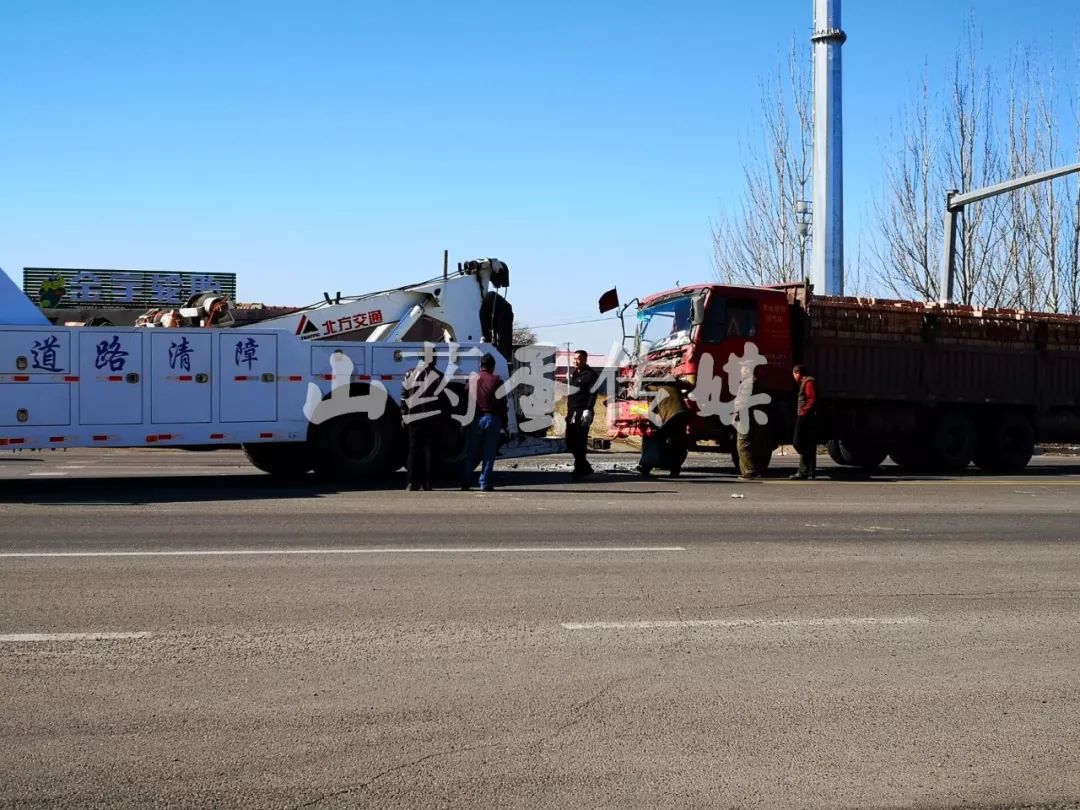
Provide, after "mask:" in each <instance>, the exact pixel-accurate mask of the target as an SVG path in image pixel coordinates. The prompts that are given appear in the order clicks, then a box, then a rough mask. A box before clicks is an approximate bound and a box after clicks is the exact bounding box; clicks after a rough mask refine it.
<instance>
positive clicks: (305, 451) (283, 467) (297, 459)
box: [243, 442, 314, 478]
mask: <svg viewBox="0 0 1080 810" xmlns="http://www.w3.org/2000/svg"><path fill="white" fill-rule="evenodd" d="M243 449H244V455H245V456H247V459H248V461H250V462H251V464H252V466H254V467H256V468H257V469H260V470H262V471H263V472H264V473H269V474H270V475H272V476H274V477H275V478H301V477H303V476H304V475H306V474H307V473H309V472H311V468H312V467H313V466H314V464H313V463H312V459H311V450H310V448H309V446H308V443H307V442H274V443H270V444H267V443H260V444H245V445H243Z"/></svg>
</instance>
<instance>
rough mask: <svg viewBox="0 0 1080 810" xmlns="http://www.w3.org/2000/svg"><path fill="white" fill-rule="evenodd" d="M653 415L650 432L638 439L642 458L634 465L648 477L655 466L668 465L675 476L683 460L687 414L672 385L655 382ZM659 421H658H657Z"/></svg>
mask: <svg viewBox="0 0 1080 810" xmlns="http://www.w3.org/2000/svg"><path fill="white" fill-rule="evenodd" d="M654 402H655V404H656V417H655V419H651V421H652V422H653V425H652V429H651V431H650V433H649V435H647V436H644V437H643V438H642V440H641V458H640V460H639V461H638V465H637V467H636V468H635V469H636V470H637V471H638V472H639V473H641V474H642V475H644V476H646V477H648V476H649V475H652V469H653V467H656V466H661V467H665V466H666V467H667V468H668V470H669V472H670V475H671V477H672V478H678V477H679V474H680V473H681V472H682V465H683V463H684V462H685V461H686V455H687V437H686V423H687V420H688V419H689V417H690V413H689V411H687V410H686V405H684V404H683V400H682V395H681V394H680V393H679V389H678V388H676V387H675V386H674V385H658V386H656V394H655V397H654ZM657 422H659V425H657Z"/></svg>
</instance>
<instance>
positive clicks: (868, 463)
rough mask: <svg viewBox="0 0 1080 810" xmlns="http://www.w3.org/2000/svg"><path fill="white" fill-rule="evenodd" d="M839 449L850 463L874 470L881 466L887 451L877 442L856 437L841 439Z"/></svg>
mask: <svg viewBox="0 0 1080 810" xmlns="http://www.w3.org/2000/svg"><path fill="white" fill-rule="evenodd" d="M840 450H841V452H843V454H844V457H845V458H849V459H851V462H850V463H851V464H852V465H853V466H855V467H861V468H862V469H864V470H876V469H877V468H878V467H880V466H881V463H882V462H883V461H884V460H885V457H886V456H887V455H889V451H888V450H887V449H886V448H884V447H882V446H881V445H879V444H874V443H872V442H868V441H859V440H857V439H850V440H849V439H842V440H841V441H840Z"/></svg>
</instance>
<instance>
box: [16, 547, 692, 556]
mask: <svg viewBox="0 0 1080 810" xmlns="http://www.w3.org/2000/svg"><path fill="white" fill-rule="evenodd" d="M643 551H647V552H666V551H686V548H685V547H683V546H523V547H515V546H492V547H489V548H482V547H477V548H282V549H273V548H265V549H259V548H253V549H204V550H202V551H7V552H2V553H0V558H12V557H232V556H236V557H239V556H254V555H260V554H264V555H287V554H484V553H491V554H552V553H561V554H586V553H587V554H611V553H618V554H633V553H636V552H643Z"/></svg>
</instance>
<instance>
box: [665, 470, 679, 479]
mask: <svg viewBox="0 0 1080 810" xmlns="http://www.w3.org/2000/svg"><path fill="white" fill-rule="evenodd" d="M668 475H670V476H671V477H672V478H678V477H679V476H680V475H682V470H672V471H671V472H669V473H668Z"/></svg>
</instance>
